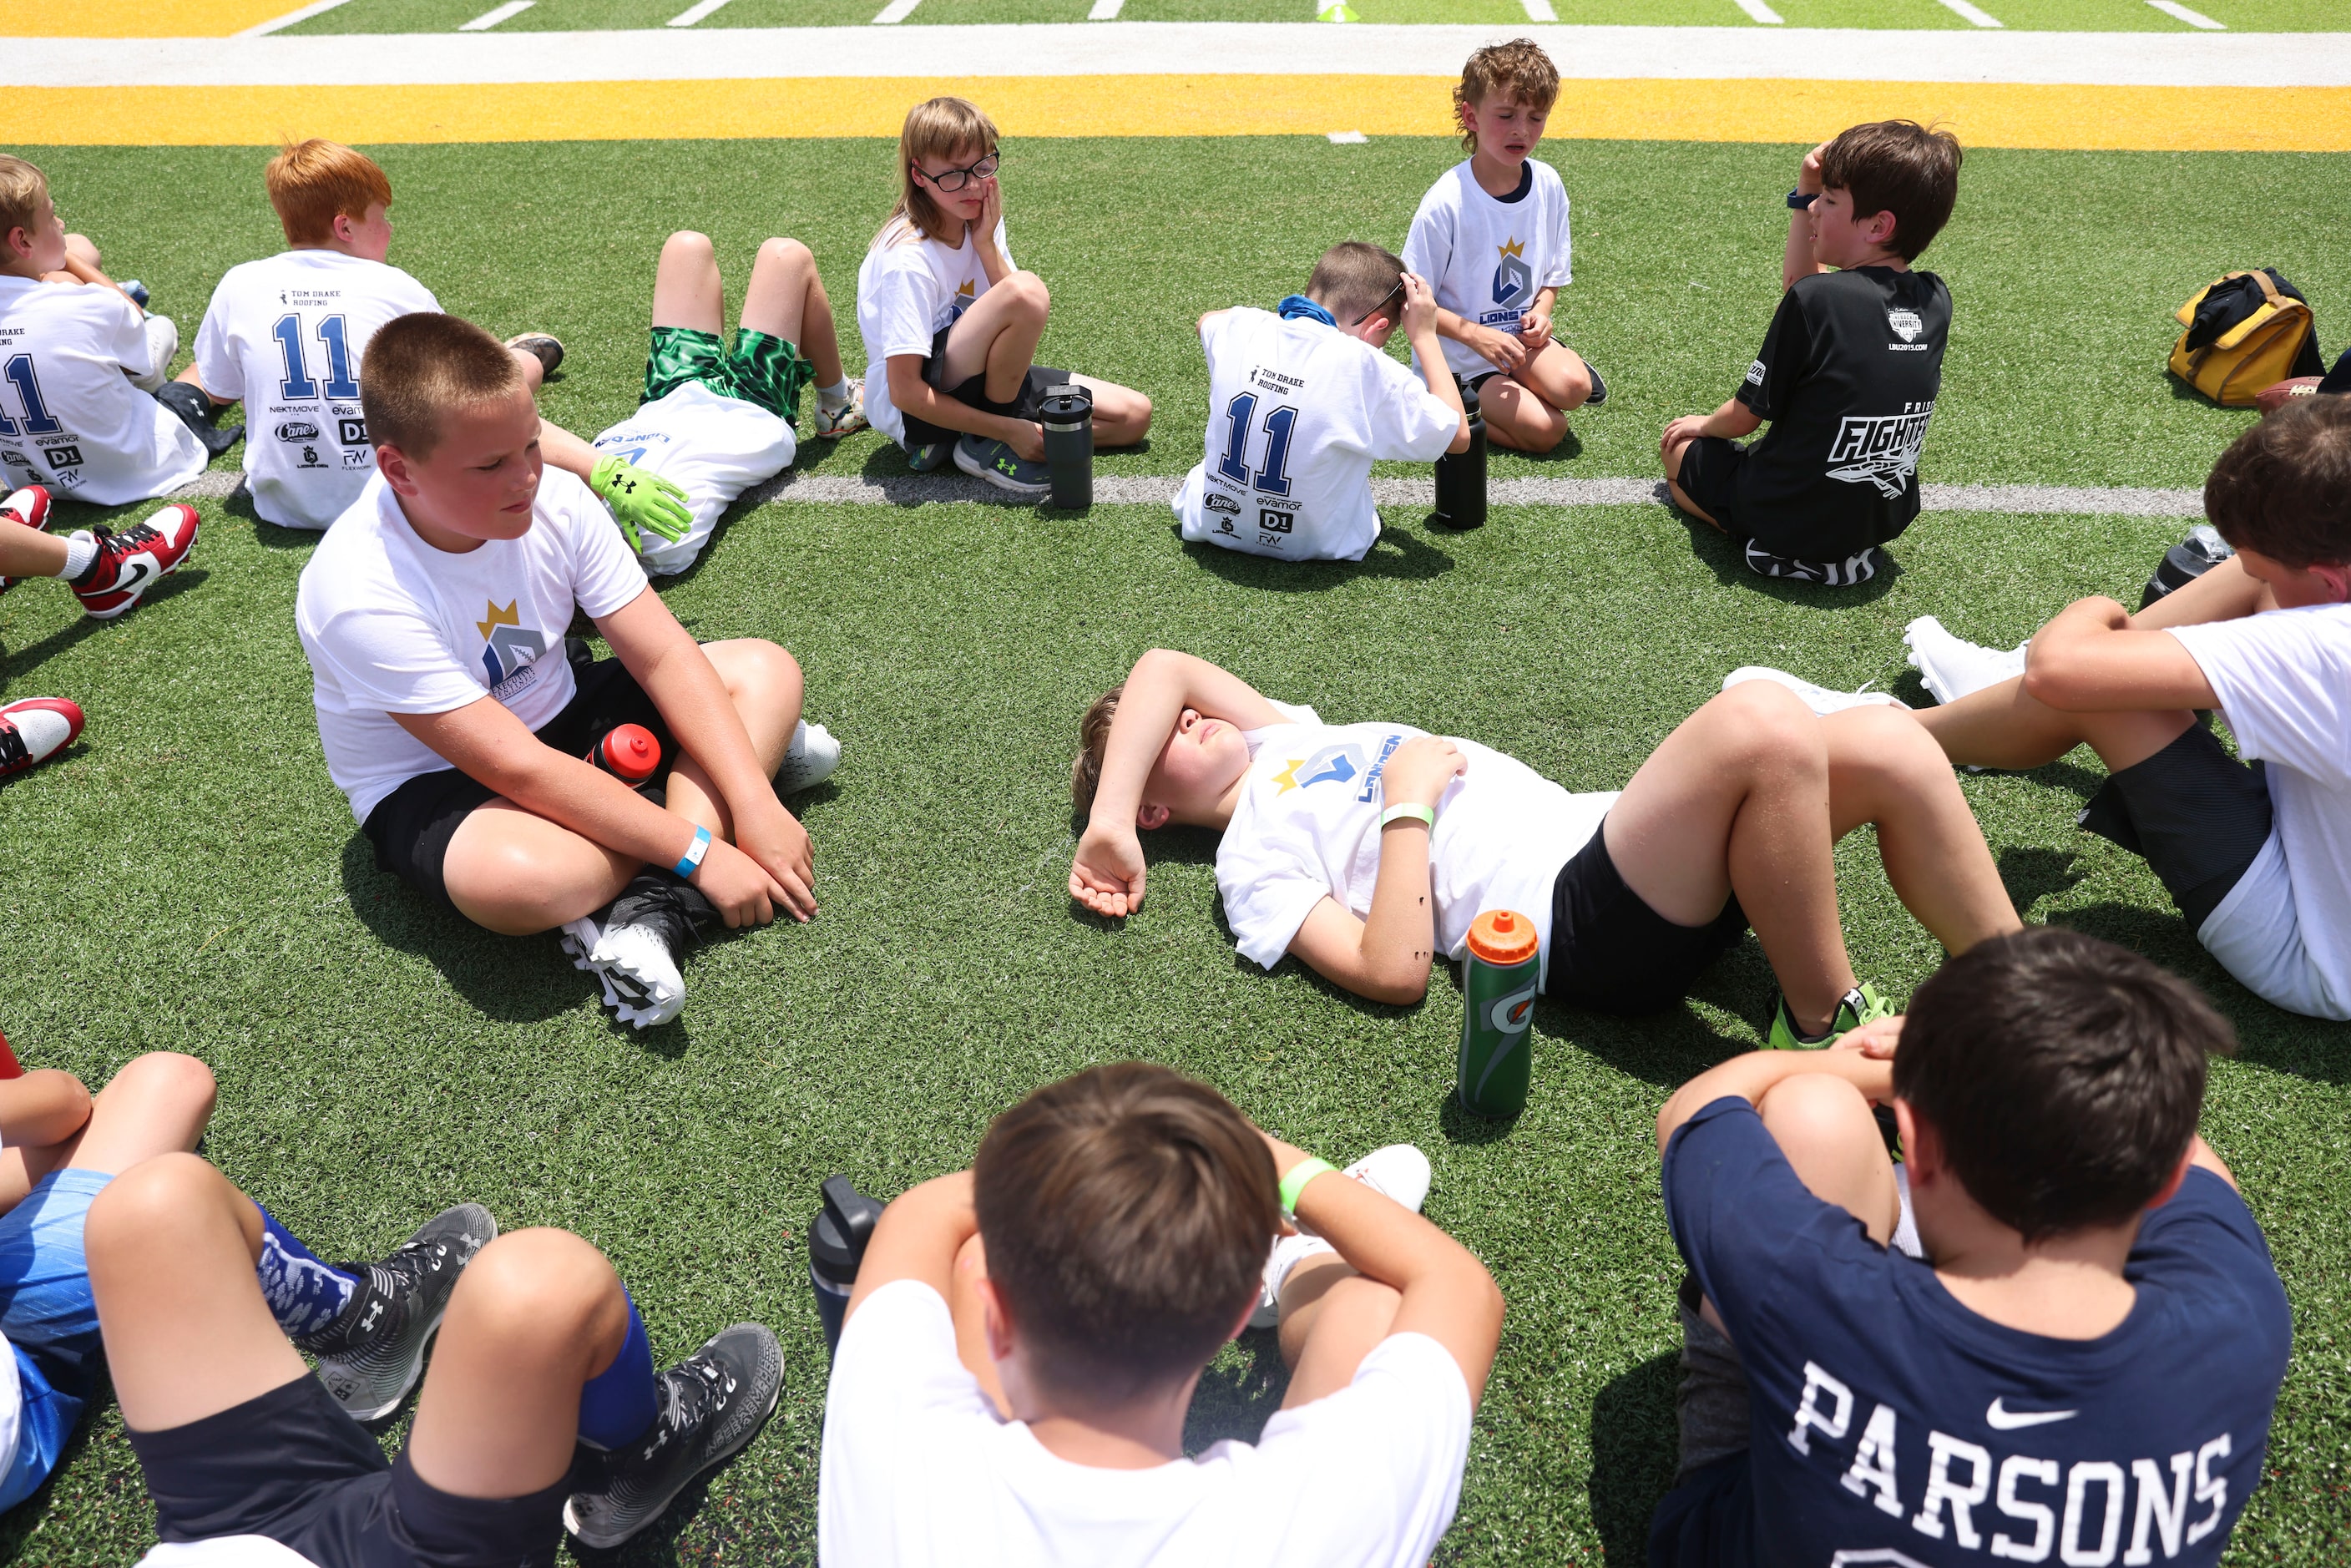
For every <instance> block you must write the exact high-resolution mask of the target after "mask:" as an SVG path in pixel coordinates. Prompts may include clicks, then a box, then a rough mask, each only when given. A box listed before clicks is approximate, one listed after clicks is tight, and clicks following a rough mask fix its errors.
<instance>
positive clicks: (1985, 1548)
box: [1648, 927, 2292, 1568]
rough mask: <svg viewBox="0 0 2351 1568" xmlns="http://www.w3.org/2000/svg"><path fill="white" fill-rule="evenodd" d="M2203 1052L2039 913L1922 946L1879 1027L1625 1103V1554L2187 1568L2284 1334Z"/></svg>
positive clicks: (2218, 1547) (2231, 1476) (2241, 1461)
mask: <svg viewBox="0 0 2351 1568" xmlns="http://www.w3.org/2000/svg"><path fill="white" fill-rule="evenodd" d="M2234 1044H2235V1041H2234V1039H2233V1037H2232V1036H2231V1031H2230V1029H2229V1026H2228V1024H2227V1023H2226V1022H2224V1021H2223V1020H2222V1019H2221V1018H2220V1015H2219V1014H2218V1013H2216V1012H2214V1011H2213V1010H2212V1008H2211V1006H2210V1004H2209V1003H2207V1002H2206V1001H2205V1000H2204V998H2202V997H2201V996H2200V995H2199V994H2198V993H2197V992H2196V991H2195V990H2194V989H2193V988H2190V987H2189V986H2188V985H2186V984H2185V983H2184V982H2182V981H2180V980H2179V979H2178V978H2177V977H2173V976H2172V975H2169V974H2168V973H2166V972H2165V971H2164V970H2162V969H2160V968H2158V967H2156V966H2155V965H2153V964H2150V963H2148V962H2147V960H2146V959H2144V958H2140V957H2137V956H2135V955H2132V954H2129V953H2126V952H2125V951H2123V950H2122V949H2121V948H2119V947H2116V946H2112V945H2110V944H2108V943H2105V942H2101V941H2099V940H2097V939H2096V938H2095V937H2090V936H2082V935H2080V934H2078V933H2075V932H2071V931H2065V930H2063V929H2059V928H2055V927H2040V928H2032V929H2027V930H2024V931H2022V932H2018V933H2016V934H2015V935H2013V936H1998V937H1994V938H1992V939H1991V941H1988V942H1984V943H1980V944H1979V945H1977V946H1974V947H1971V948H1970V949H1969V950H1968V951H1966V952H1965V953H1962V954H1960V955H1959V956H1958V957H1955V958H1953V959H1951V960H1950V961H1949V962H1948V963H1947V964H1945V965H1944V966H1943V967H1942V969H1941V971H1940V972H1939V973H1938V974H1937V975H1936V976H1935V977H1934V978H1933V979H1931V980H1929V981H1928V982H1927V984H1926V985H1924V986H1922V987H1921V988H1919V989H1918V992H1917V995H1916V997H1914V998H1912V1001H1911V1009H1910V1014H1909V1017H1908V1019H1907V1022H1906V1021H1905V1020H1904V1019H1881V1020H1878V1021H1877V1022H1876V1023H1872V1024H1868V1025H1865V1026H1864V1027H1863V1028H1862V1029H1860V1030H1855V1031H1854V1032H1853V1033H1851V1034H1848V1035H1846V1036H1845V1037H1844V1040H1843V1041H1842V1042H1840V1044H1839V1045H1838V1046H1837V1047H1836V1048H1834V1049H1831V1050H1829V1051H1811V1052H1799V1051H1759V1052H1757V1053H1755V1054H1754V1055H1751V1056H1744V1057H1737V1058H1734V1059H1732V1060H1731V1061H1727V1062H1724V1063H1723V1064H1722V1065H1720V1066H1719V1067H1716V1068H1714V1069H1713V1070H1711V1071H1708V1072H1705V1073H1701V1074H1700V1075H1699V1076H1698V1077H1697V1078H1695V1079H1693V1080H1691V1081H1690V1082H1688V1083H1687V1084H1685V1085H1684V1086H1683V1087H1682V1089H1681V1090H1680V1092H1677V1094H1675V1095H1674V1097H1673V1098H1672V1099H1671V1100H1669V1101H1667V1103H1666V1107H1665V1109H1664V1110H1663V1111H1662V1112H1661V1113H1659V1114H1658V1117H1657V1133H1658V1140H1659V1143H1660V1144H1661V1145H1663V1146H1664V1148H1665V1151H1666V1155H1665V1196H1666V1210H1667V1218H1669V1219H1670V1221H1671V1222H1672V1225H1673V1231H1674V1239H1675V1241H1676V1243H1677V1245H1678V1246H1679V1248H1680V1249H1681V1253H1682V1256H1683V1258H1684V1259H1685V1260H1687V1262H1688V1264H1689V1267H1690V1276H1691V1277H1690V1280H1689V1281H1687V1282H1686V1283H1685V1284H1684V1286H1683V1288H1682V1314H1681V1316H1682V1333H1683V1352H1682V1366H1683V1369H1684V1378H1683V1382H1682V1387H1681V1392H1680V1395H1679V1397H1678V1399H1677V1406H1678V1413H1679V1416H1680V1422H1681V1468H1680V1473H1679V1474H1678V1475H1677V1478H1676V1485H1675V1489H1674V1490H1673V1491H1672V1492H1670V1493H1668V1494H1667V1497H1666V1499H1665V1500H1664V1501H1663V1502H1661V1503H1659V1504H1658V1506H1657V1511H1656V1516H1655V1518H1654V1519H1653V1520H1652V1521H1651V1523H1650V1529H1649V1551H1648V1560H1649V1563H1650V1564H1651V1568H1749V1565H1750V1564H1756V1565H1760V1564H1761V1563H1767V1562H1768V1563H1829V1562H1832V1561H1834V1562H1837V1563H1889V1564H1893V1563H1909V1564H1913V1565H1914V1568H1944V1565H1945V1564H1960V1563H1968V1564H1976V1563H1989V1562H1991V1561H1994V1560H1997V1559H2002V1558H2006V1559H2012V1560H2014V1561H2017V1562H2022V1563H2055V1562H2064V1563H2155V1562H2160V1563H2166V1564H2197V1565H2204V1568H2209V1565H2210V1564H2213V1563H2218V1562H2219V1561H2220V1555H2221V1552H2222V1551H2223V1549H2224V1548H2225V1547H2226V1546H2227V1545H2228V1542H2229V1531H2230V1530H2231V1527H2232V1526H2233V1524H2234V1523H2235V1521H2236V1519H2237V1516H2238V1514H2239V1513H2240V1512H2241V1511H2242V1510H2243V1508H2244V1506H2245V1500H2246V1499H2247V1498H2248V1497H2249V1496H2250V1495H2251V1494H2252V1490H2253V1488H2254V1487H2255V1486H2256V1485H2258V1484H2259V1483H2260V1480H2261V1476H2262V1451H2263V1448H2264V1447H2265V1445H2266V1444H2267V1441H2268V1437H2269V1427H2270V1416H2271V1411H2272V1407H2273V1406H2274V1404H2275V1402H2276V1399H2277V1391H2278V1385H2279V1383H2280V1381H2281V1380H2282V1379H2283V1377H2284V1375H2285V1368H2286V1357H2287V1352H2288V1349H2289V1347H2290V1341H2291V1335H2292V1320H2291V1317H2290V1314H2289V1312H2288V1309H2287V1306H2286V1299H2285V1290H2284V1287H2283V1286H2282V1285H2281V1284H2280V1283H2279V1281H2278V1277H2277V1271H2276V1269H2275V1268H2274V1266H2273V1264H2272V1263H2271V1261H2270V1255H2269V1249H2268V1248H2267V1246H2265V1245H2264V1244H2263V1242H2262V1233H2261V1230H2260V1228H2259V1227H2257V1226H2256V1225H2255V1224H2254V1223H2253V1217H2252V1214H2251V1213H2250V1212H2249V1211H2248V1210H2247V1209H2246V1207H2245V1204H2244V1200H2243V1199H2241V1197H2238V1196H2237V1191H2236V1180H2235V1178H2234V1177H2232V1176H2231V1175H2230V1174H2229V1170H2228V1167H2227V1166H2223V1165H2222V1164H2221V1163H2220V1158H2219V1157H2218V1156H2217V1155H2214V1154H2213V1153H2212V1151H2211V1150H2210V1148H2209V1147H2207V1146H2206V1145H2205V1144H2204V1141H2203V1140H2202V1139H2201V1138H2199V1136H2197V1134H2196V1126H2197V1121H2198V1118H2199V1113H2200V1111H2201V1107H2202V1103H2203V1098H2204V1077H2205V1057H2206V1054H2207V1053H2208V1052H2210V1051H2231V1050H2233V1049H2234ZM1897 1045H1898V1047H1899V1050H1898V1051H1897V1050H1896V1047H1897ZM1888 1101H1890V1102H1892V1104H1893V1108H1894V1115H1895V1119H1896V1124H1897V1125H1898V1127H1899V1129H1900V1132H1901V1135H1902V1144H1903V1147H1904V1149H1905V1150H1906V1151H1907V1163H1906V1164H1905V1165H1904V1166H1900V1167H1898V1169H1899V1170H1900V1172H1901V1173H1902V1175H1901V1177H1900V1178H1899V1179H1897V1176H1896V1171H1897V1167H1896V1166H1893V1165H1892V1164H1891V1163H1890V1162H1889V1161H1888V1160H1887V1158H1886V1145H1885V1144H1884V1142H1883V1141H1882V1140H1881V1137H1880V1134H1879V1132H1878V1126H1877V1122H1876V1118H1875V1116H1874V1115H1873V1114H1872V1112H1871V1103H1872V1102H1877V1103H1885V1102H1888ZM1889 1240H1891V1241H1892V1242H1893V1243H1894V1244H1893V1245H1892V1246H1890V1247H1889V1246H1888V1242H1889ZM1918 1252H1923V1253H1924V1258H1923V1260H1922V1259H1921V1258H1920V1257H1919V1256H1917V1255H1916V1254H1917V1253H1918Z"/></svg>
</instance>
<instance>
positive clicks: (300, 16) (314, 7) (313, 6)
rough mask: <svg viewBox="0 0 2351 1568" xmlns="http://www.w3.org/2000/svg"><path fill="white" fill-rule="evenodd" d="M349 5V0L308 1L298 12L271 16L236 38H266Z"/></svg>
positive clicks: (248, 28)
mask: <svg viewBox="0 0 2351 1568" xmlns="http://www.w3.org/2000/svg"><path fill="white" fill-rule="evenodd" d="M349 4H350V0H310V4H309V5H305V6H303V7H302V8H301V9H300V10H298V11H288V12H287V13H286V15H284V16H272V17H271V18H269V20H267V21H266V22H264V23H262V24H261V26H257V27H247V28H246V30H245V31H244V32H242V33H239V34H237V35H236V37H240V38H262V37H268V36H269V35H270V34H272V33H275V32H277V30H278V29H279V28H281V27H290V26H293V25H294V24H295V23H297V22H307V21H308V20H309V19H310V18H311V17H313V16H324V15H325V14H326V13H327V12H329V11H331V10H333V9H334V8H335V7H336V6H338V5H349Z"/></svg>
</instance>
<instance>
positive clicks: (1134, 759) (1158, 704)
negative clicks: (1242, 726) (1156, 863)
mask: <svg viewBox="0 0 2351 1568" xmlns="http://www.w3.org/2000/svg"><path fill="white" fill-rule="evenodd" d="M1191 657H1192V655H1190V654H1188V653H1176V652H1175V651H1174V650H1172V649H1167V648H1154V649H1152V650H1151V651H1150V652H1149V653H1145V654H1144V655H1143V657H1141V658H1140V659H1137V660H1136V661H1135V662H1134V670H1132V671H1131V672H1129V674H1128V675H1127V677H1126V686H1125V689H1124V690H1123V691H1122V692H1121V693H1120V694H1119V699H1118V712H1117V714H1116V715H1115V716H1113V717H1112V719H1111V721H1110V739H1109V741H1108V742H1107V743H1106V744H1105V745H1104V746H1103V747H1102V777H1101V779H1100V780H1099V781H1098V782H1097V783H1096V784H1095V786H1094V803H1093V810H1092V811H1091V812H1089V813H1088V818H1087V820H1088V821H1100V822H1103V823H1106V824H1132V823H1133V822H1134V814H1135V812H1136V811H1137V810H1139V809H1140V808H1141V807H1142V805H1143V786H1144V780H1146V779H1149V778H1150V777H1151V769H1152V768H1153V766H1154V765H1155V764H1156V763H1157V762H1158V760H1159V752H1160V748H1161V747H1164V746H1165V745H1166V744H1167V737H1168V736H1169V734H1170V733H1172V732H1173V731H1174V730H1175V721H1176V720H1177V719H1178V718H1180V717H1182V716H1183V713H1184V709H1185V707H1186V706H1188V705H1187V702H1186V698H1187V696H1188V695H1189V686H1190V682H1189V680H1188V679H1187V676H1188V674H1189V672H1188V671H1187V669H1186V661H1187V660H1189V659H1190V658H1191Z"/></svg>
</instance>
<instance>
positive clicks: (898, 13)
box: [873, 0, 923, 27]
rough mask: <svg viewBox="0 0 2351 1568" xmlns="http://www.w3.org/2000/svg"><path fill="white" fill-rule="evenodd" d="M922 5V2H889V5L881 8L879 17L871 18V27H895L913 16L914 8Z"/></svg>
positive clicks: (901, 0)
mask: <svg viewBox="0 0 2351 1568" xmlns="http://www.w3.org/2000/svg"><path fill="white" fill-rule="evenodd" d="M922 3H923V0H890V4H888V5H884V6H883V7H882V10H881V13H880V15H878V16H875V17H874V18H873V25H874V26H877V27H890V26H896V25H897V24H898V23H900V22H903V21H904V20H905V19H906V18H907V17H909V16H913V15H914V7H915V6H917V5H921V4H922Z"/></svg>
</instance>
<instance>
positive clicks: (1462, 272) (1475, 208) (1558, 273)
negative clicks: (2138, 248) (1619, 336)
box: [1404, 158, 1575, 378]
mask: <svg viewBox="0 0 2351 1568" xmlns="http://www.w3.org/2000/svg"><path fill="white" fill-rule="evenodd" d="M1526 169H1527V171H1528V174H1529V175H1531V178H1528V177H1525V176H1522V177H1521V179H1520V189H1521V190H1523V191H1524V192H1525V194H1523V195H1521V196H1519V197H1518V198H1516V199H1515V200H1512V201H1507V202H1505V201H1498V200H1497V199H1495V198H1494V197H1492V196H1489V195H1488V194H1487V193H1486V191H1485V187H1483V186H1481V185H1479V183H1478V180H1477V176H1475V175H1473V174H1472V173H1470V172H1469V163H1468V160H1467V159H1464V160H1463V161H1462V162H1459V163H1457V164H1455V165H1454V166H1453V167H1452V168H1450V169H1447V171H1446V172H1444V173H1442V174H1440V175H1438V176H1437V183H1436V184H1434V185H1431V186H1430V187H1429V188H1428V194H1426V195H1425V196H1423V197H1421V199H1420V210H1419V211H1418V212H1416V213H1415V214H1413V215H1412V231H1411V233H1410V234H1408V235H1405V242H1404V264H1405V267H1406V268H1407V269H1409V270H1411V271H1413V272H1416V273H1418V274H1419V275H1420V276H1421V277H1425V278H1426V279H1427V280H1428V287H1429V288H1430V290H1431V291H1432V292H1434V293H1435V294H1436V296H1437V303H1438V304H1439V305H1442V306H1443V307H1445V308H1447V310H1450V311H1452V312H1453V313H1454V314H1455V315H1456V316H1458V317H1460V318H1461V319H1463V320H1464V321H1468V322H1473V323H1475V324H1477V325H1479V326H1481V327H1492V328H1495V329H1498V330H1499V331H1504V332H1515V331H1517V330H1518V328H1519V318H1520V317H1521V316H1523V315H1525V314H1526V312H1527V311H1528V309H1529V308H1531V307H1532V306H1533V304H1534V302H1535V295H1536V293H1537V292H1538V291H1540V290H1541V289H1545V288H1559V287H1564V286H1565V285H1567V284H1569V283H1572V282H1573V281H1574V280H1575V273H1574V268H1573V267H1572V266H1571V265H1570V252H1569V245H1568V234H1567V187H1566V186H1564V185H1562V184H1561V183H1560V182H1559V171H1558V170H1556V169H1554V168H1552V166H1551V165H1550V164H1548V163H1544V162H1538V161H1537V160H1535V159H1532V158H1530V159H1528V160H1527V162H1526ZM1443 342H1444V344H1445V362H1446V363H1447V364H1448V365H1450V366H1452V367H1453V373H1454V374H1455V375H1457V376H1461V377H1464V378H1467V377H1471V376H1482V375H1487V374H1489V373H1490V372H1491V371H1494V370H1496V369H1497V368H1498V367H1496V366H1495V365H1492V364H1490V363H1489V362H1488V361H1486V360H1485V359H1484V358H1483V357H1481V356H1480V355H1479V354H1477V353H1476V352H1474V351H1473V350H1470V349H1468V347H1466V346H1465V345H1463V344H1460V343H1457V342H1455V341H1454V340H1452V339H1450V338H1447V339H1444V340H1443Z"/></svg>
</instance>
